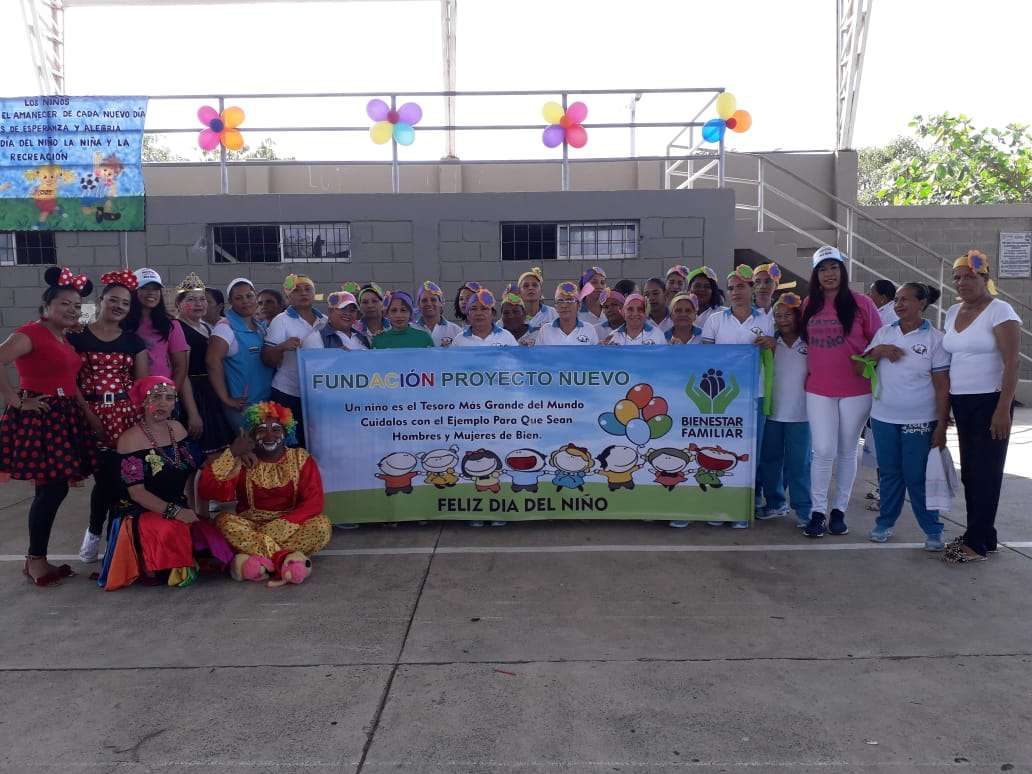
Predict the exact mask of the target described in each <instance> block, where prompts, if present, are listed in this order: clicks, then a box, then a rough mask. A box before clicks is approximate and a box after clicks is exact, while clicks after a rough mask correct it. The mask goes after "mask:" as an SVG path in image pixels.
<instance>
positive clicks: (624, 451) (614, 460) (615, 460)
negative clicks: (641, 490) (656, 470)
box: [595, 445, 641, 492]
mask: <svg viewBox="0 0 1032 774" xmlns="http://www.w3.org/2000/svg"><path fill="white" fill-rule="evenodd" d="M640 462H641V457H640V456H639V455H638V450H637V449H632V448H631V447H630V446H617V445H613V446H607V447H606V448H604V449H603V450H602V452H601V453H600V454H599V455H598V470H596V471H595V472H596V473H598V474H599V475H600V476H605V478H606V481H608V482H609V491H610V492H615V491H616V490H617V489H634V474H635V472H636V471H639V470H641V465H640V464H639V463H640Z"/></svg>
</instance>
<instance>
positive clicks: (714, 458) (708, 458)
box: [688, 443, 749, 492]
mask: <svg viewBox="0 0 1032 774" xmlns="http://www.w3.org/2000/svg"><path fill="white" fill-rule="evenodd" d="M688 451H690V452H691V453H692V454H694V455H695V461H696V463H698V465H699V469H698V470H697V471H695V483H697V484H698V485H699V489H701V490H702V491H703V492H705V491H706V489H707V488H708V487H713V488H714V489H719V488H720V487H722V486H724V484H723V483H722V482H721V480H720V479H721V478H722V477H724V476H727V475H729V474H730V473H731V471H732V470H734V468H735V466H736V465H737V464H738V463H739V462H747V461H748V460H749V455H748V454H735V453H734V452H733V451H731V450H729V449H724V448H722V447H720V446H697V445H696V444H694V443H692V444H689V445H688Z"/></svg>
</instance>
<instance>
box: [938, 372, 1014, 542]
mask: <svg viewBox="0 0 1032 774" xmlns="http://www.w3.org/2000/svg"><path fill="white" fill-rule="evenodd" d="M999 400H1000V393H998V392H987V393H982V394H979V395H950V406H951V407H952V409H953V418H954V419H955V420H956V422H957V437H958V439H959V441H960V480H961V481H962V482H963V483H964V502H965V504H966V506H967V531H966V532H965V533H964V544H965V545H966V546H968V547H969V548H971V550H973V551H976V552H977V553H979V554H981V555H982V556H985V554H986V552H987V551H990V550H995V549H996V526H995V525H996V508H997V506H999V504H1000V488H1001V487H1002V486H1003V464H1004V462H1006V460H1007V443H1008V441H1007V440H1006V439H1005V440H1002V441H998V440H994V439H993V437H992V434H991V433H990V431H989V424H990V422H991V421H992V418H993V412H995V411H996V406H997V404H998V403H999ZM1013 415H1014V406H1013V405H1012V406H1011V416H1012V417H1013Z"/></svg>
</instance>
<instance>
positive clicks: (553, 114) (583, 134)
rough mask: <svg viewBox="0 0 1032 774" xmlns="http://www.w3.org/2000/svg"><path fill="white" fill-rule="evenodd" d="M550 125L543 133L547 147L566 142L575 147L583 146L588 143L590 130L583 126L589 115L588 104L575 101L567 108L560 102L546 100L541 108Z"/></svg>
mask: <svg viewBox="0 0 1032 774" xmlns="http://www.w3.org/2000/svg"><path fill="white" fill-rule="evenodd" d="M541 113H542V115H544V117H545V120H546V121H548V123H549V126H548V127H546V128H545V131H544V133H543V134H542V135H541V142H543V143H544V144H545V147H546V148H555V147H556V146H558V145H562V144H563V143H564V142H565V143H566V144H568V145H570V146H571V147H573V148H583V147H584V146H585V145H587V143H588V132H587V130H586V129H585V128H584V127H583V126H581V124H582V123H583V122H584V119H585V118H587V117H588V106H587V105H585V104H584V103H583V102H574V103H573V104H572V105H570V106H569V107H568V108H566V110H563V106H562V105H560V104H559V103H558V102H546V103H545V106H544V108H542V110H541Z"/></svg>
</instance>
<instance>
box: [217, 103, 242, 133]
mask: <svg viewBox="0 0 1032 774" xmlns="http://www.w3.org/2000/svg"><path fill="white" fill-rule="evenodd" d="M222 121H223V123H225V125H226V128H227V129H236V128H237V127H238V126H240V124H242V123H244V111H243V110H241V109H240V108H238V107H229V108H226V109H225V110H223V111H222Z"/></svg>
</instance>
